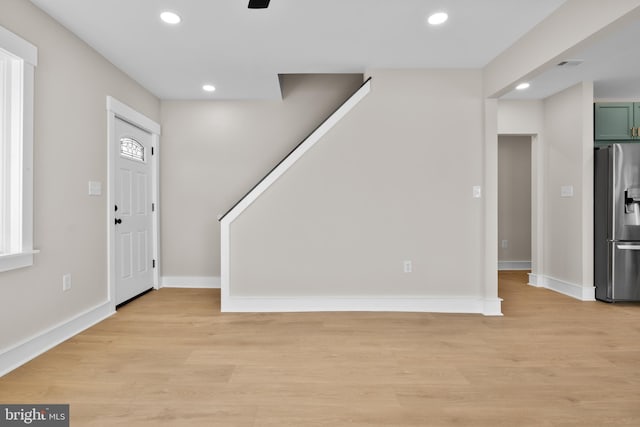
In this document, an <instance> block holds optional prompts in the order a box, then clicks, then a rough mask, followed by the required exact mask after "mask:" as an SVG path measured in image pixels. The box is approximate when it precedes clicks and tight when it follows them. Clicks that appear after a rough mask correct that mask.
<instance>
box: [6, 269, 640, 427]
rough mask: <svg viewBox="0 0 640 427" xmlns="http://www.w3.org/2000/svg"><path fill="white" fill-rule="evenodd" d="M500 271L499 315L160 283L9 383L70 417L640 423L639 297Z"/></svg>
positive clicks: (21, 398) (197, 421)
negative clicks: (582, 290)
mask: <svg viewBox="0 0 640 427" xmlns="http://www.w3.org/2000/svg"><path fill="white" fill-rule="evenodd" d="M525 282H526V275H525V273H523V272H502V273H500V296H501V297H502V298H504V303H503V312H504V315H505V316H504V317H483V316H479V315H454V314H451V315H449V314H423V313H298V314H296V313H285V314H221V313H220V312H219V291H214V290H187V289H162V290H160V291H157V292H152V293H150V294H148V295H145V296H144V297H142V298H140V299H139V300H136V301H134V302H133V303H131V304H129V305H127V306H125V307H123V308H122V309H121V310H120V311H119V312H118V313H117V314H116V315H115V316H113V317H111V318H110V319H108V320H106V321H104V322H102V323H100V324H98V325H96V326H95V327H93V328H91V329H89V330H87V331H85V332H84V333H82V334H80V335H77V336H76V337H74V338H72V339H70V340H68V341H67V342H65V343H63V344H61V345H59V346H58V347H56V348H54V349H52V350H51V351H49V352H47V353H46V354H44V355H42V356H40V357H38V358H37V359H35V360H33V361H31V362H29V363H28V364H26V365H24V366H23V367H21V368H19V369H17V370H15V371H13V372H11V373H9V374H7V375H6V376H4V377H2V378H0V402H1V403H70V404H71V425H72V426H315V425H327V426H342V425H353V426H509V427H513V426H549V427H552V426H553V427H556V426H557V427H560V426H562V427H569V426H576V427H577V426H580V427H583V426H638V425H640V305H638V304H614V305H611V304H605V303H600V302H579V301H576V300H573V299H571V298H569V297H565V296H563V295H560V294H557V293H554V292H551V291H548V290H544V289H536V288H533V287H530V286H527V285H525Z"/></svg>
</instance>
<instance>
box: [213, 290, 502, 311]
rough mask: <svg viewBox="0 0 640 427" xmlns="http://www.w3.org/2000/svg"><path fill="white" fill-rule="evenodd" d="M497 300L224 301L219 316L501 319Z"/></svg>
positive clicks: (373, 298) (313, 298) (499, 305)
mask: <svg viewBox="0 0 640 427" xmlns="http://www.w3.org/2000/svg"><path fill="white" fill-rule="evenodd" d="M501 302H502V299H501V298H488V299H483V298H425V297H401V298H398V297H369V298H363V297H290V298H287V297H225V296H224V295H223V298H222V311H223V312H250V313H258V312H263V313H273V312H312V311H397V312H428V313H475V314H483V315H485V316H502V312H501Z"/></svg>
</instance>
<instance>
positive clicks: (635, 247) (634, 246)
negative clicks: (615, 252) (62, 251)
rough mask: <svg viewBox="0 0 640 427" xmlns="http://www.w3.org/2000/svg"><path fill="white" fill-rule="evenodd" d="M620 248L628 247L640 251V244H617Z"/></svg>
mask: <svg viewBox="0 0 640 427" xmlns="http://www.w3.org/2000/svg"><path fill="white" fill-rule="evenodd" d="M616 247H617V248H618V249H628V250H630V251H640V245H616Z"/></svg>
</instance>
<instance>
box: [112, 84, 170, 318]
mask: <svg viewBox="0 0 640 427" xmlns="http://www.w3.org/2000/svg"><path fill="white" fill-rule="evenodd" d="M116 118H119V119H122V120H124V121H126V122H129V123H131V124H132V125H134V126H137V127H139V128H140V129H143V130H145V131H147V132H149V133H150V134H151V147H152V150H153V155H152V156H151V202H152V203H154V204H155V209H154V211H153V212H152V213H151V218H152V219H151V221H152V231H151V244H152V251H153V259H154V260H155V268H154V270H153V288H154V289H158V286H159V284H160V280H159V278H160V257H159V254H160V204H159V195H160V194H159V189H160V186H159V177H160V174H159V172H160V162H159V158H160V150H159V143H160V125H159V124H158V123H156V122H154V121H153V120H151V119H150V118H148V117H147V116H145V115H143V114H141V113H139V112H137V111H136V110H134V109H133V108H131V107H129V106H128V105H126V104H124V103H122V102H120V101H118V100H117V99H115V98H113V97H111V96H107V265H108V269H107V271H108V283H109V302H110V304H111V306H112V308H113V310H114V311H115V307H116V303H115V301H116V299H115V295H116V252H115V251H116V245H115V242H116V228H115V226H114V221H115V210H114V208H113V207H114V206H115V188H116V184H115V182H116V168H117V161H116V160H117V158H118V157H117V156H119V154H120V153H119V151H118V146H117V144H114V143H113V141H112V139H113V137H114V135H115V121H116Z"/></svg>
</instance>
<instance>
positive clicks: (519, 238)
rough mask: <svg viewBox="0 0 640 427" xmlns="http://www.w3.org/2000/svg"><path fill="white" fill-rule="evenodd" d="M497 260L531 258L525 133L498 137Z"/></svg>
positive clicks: (528, 152)
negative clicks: (503, 242)
mask: <svg viewBox="0 0 640 427" xmlns="http://www.w3.org/2000/svg"><path fill="white" fill-rule="evenodd" d="M503 240H506V241H507V247H506V248H503V247H502V245H501V243H502V241H503ZM498 260H499V261H531V137H529V136H513V135H509V136H507V135H503V136H499V137H498Z"/></svg>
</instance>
